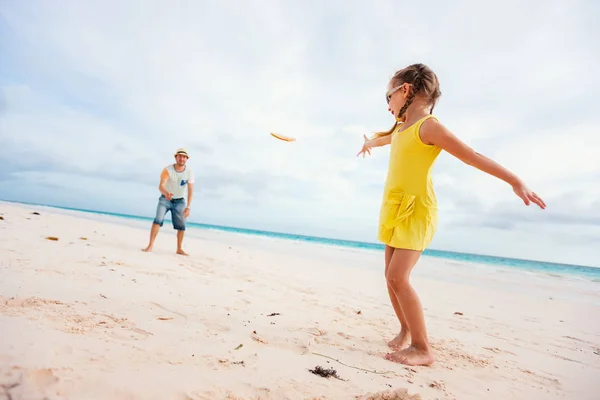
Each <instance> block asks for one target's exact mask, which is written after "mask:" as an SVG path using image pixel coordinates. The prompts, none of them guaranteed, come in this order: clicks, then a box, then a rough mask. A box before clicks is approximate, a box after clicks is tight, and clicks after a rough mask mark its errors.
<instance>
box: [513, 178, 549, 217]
mask: <svg viewBox="0 0 600 400" xmlns="http://www.w3.org/2000/svg"><path fill="white" fill-rule="evenodd" d="M513 191H514V192H515V194H516V195H517V196H519V197H520V198H521V199H522V200H523V203H525V205H526V206H528V205H530V204H531V203H534V204H537V205H538V206H539V207H540V208H541V209H542V210H543V209H545V208H546V203H544V200H542V198H541V197H540V196H538V195H537V194H535V193H534V192H533V191H531V190H530V189H529V188H528V187H527V186H525V184H524V183H523V182H518V183H516V184H515V185H514V186H513Z"/></svg>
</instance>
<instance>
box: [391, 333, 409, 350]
mask: <svg viewBox="0 0 600 400" xmlns="http://www.w3.org/2000/svg"><path fill="white" fill-rule="evenodd" d="M409 345H410V333H409V332H408V331H405V330H404V329H402V330H401V331H400V333H399V334H398V335H397V336H396V337H395V338H393V339H392V340H390V341H389V342H388V347H389V348H390V349H392V350H402V349H405V348H407V347H408V346H409Z"/></svg>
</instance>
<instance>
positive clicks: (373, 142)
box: [356, 135, 392, 158]
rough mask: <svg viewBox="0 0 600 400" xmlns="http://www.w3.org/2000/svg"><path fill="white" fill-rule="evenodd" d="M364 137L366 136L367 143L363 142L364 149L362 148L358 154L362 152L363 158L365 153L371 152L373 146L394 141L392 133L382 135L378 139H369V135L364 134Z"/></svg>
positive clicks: (384, 144)
mask: <svg viewBox="0 0 600 400" xmlns="http://www.w3.org/2000/svg"><path fill="white" fill-rule="evenodd" d="M363 137H364V138H365V143H364V144H363V147H362V149H360V151H359V152H358V154H357V155H356V156H357V157H358V156H360V155H361V154H362V155H363V158H364V156H365V154H367V153H369V155H370V154H371V149H372V148H373V147H380V146H386V145H388V144H390V143H392V135H386V136H382V137H380V138H377V139H369V138H368V137H367V135H363Z"/></svg>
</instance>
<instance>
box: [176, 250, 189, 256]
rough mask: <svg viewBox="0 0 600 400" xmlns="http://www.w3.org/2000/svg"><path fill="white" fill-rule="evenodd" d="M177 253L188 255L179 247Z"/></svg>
mask: <svg viewBox="0 0 600 400" xmlns="http://www.w3.org/2000/svg"><path fill="white" fill-rule="evenodd" d="M177 254H180V255H182V256H189V254H188V253H186V252H185V251H183V250H181V249H179V250H177Z"/></svg>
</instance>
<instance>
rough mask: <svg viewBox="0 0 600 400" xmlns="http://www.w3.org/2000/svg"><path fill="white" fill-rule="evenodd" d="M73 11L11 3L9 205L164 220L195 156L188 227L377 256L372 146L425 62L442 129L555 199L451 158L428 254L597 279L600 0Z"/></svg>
mask: <svg viewBox="0 0 600 400" xmlns="http://www.w3.org/2000/svg"><path fill="white" fill-rule="evenodd" d="M56 4H57V3H56V2H52V1H49V0H46V1H39V0H28V1H18V2H16V1H9V0H0V148H1V149H2V152H1V154H0V166H1V168H0V198H2V199H6V200H14V201H25V202H34V203H43V204H54V205H61V206H69V207H78V208H88V209H95V210H103V211H109V212H119V213H127V214H135V215H143V216H148V217H151V216H153V215H154V212H155V209H156V204H157V199H158V196H159V192H158V181H159V175H160V171H161V170H162V168H163V167H165V166H166V165H168V164H169V163H172V162H173V153H174V151H175V150H176V149H177V148H178V147H187V148H188V150H189V152H190V156H191V157H190V160H189V162H188V165H189V166H190V167H191V168H192V169H193V171H194V173H195V175H196V190H195V195H194V200H193V209H192V214H191V216H190V221H192V222H203V223H210V224H219V225H228V226H235V227H246V228H258V229H267V230H275V231H282V232H291V233H300V234H309V235H317V236H325V237H335V238H343V239H351V240H362V241H370V242H375V241H376V240H377V222H378V221H377V220H378V215H379V207H380V203H381V194H382V189H383V184H384V180H385V176H386V172H387V170H386V169H387V163H388V155H389V148H378V149H375V150H374V151H373V152H372V155H371V156H370V157H367V158H364V159H363V158H357V157H356V154H357V152H358V151H359V150H360V148H361V146H362V142H363V134H366V135H371V134H372V133H373V132H375V131H380V130H386V129H388V128H389V127H390V126H391V125H392V124H393V117H392V116H391V114H390V113H389V112H388V110H387V104H386V103H385V99H384V96H385V90H386V86H387V84H388V82H389V79H390V78H391V76H392V75H393V74H394V72H395V71H396V70H398V69H400V68H402V67H404V66H406V65H409V64H412V63H415V62H422V63H425V64H427V65H428V66H429V67H431V68H432V69H433V70H434V71H435V73H436V74H437V76H438V78H439V80H440V88H441V92H442V96H441V98H440V101H439V103H438V105H437V106H436V110H435V114H436V116H437V117H438V118H439V120H440V122H441V123H443V124H444V125H445V126H446V127H447V128H449V129H450V130H451V131H452V132H453V133H454V134H456V135H457V136H458V137H459V138H460V139H461V140H463V141H464V142H465V143H467V144H468V145H470V146H471V147H473V148H474V149H475V150H476V151H478V152H480V153H482V154H484V155H486V156H488V157H490V158H492V159H494V160H496V161H497V162H499V163H501V164H502V165H503V166H505V167H507V168H509V169H510V170H511V171H513V172H515V173H516V174H517V175H518V176H519V177H521V178H522V179H523V180H524V181H525V182H526V183H527V184H528V185H529V186H530V187H531V188H532V189H533V190H534V191H536V192H537V193H538V194H539V195H540V196H542V198H543V199H544V200H545V202H546V204H547V206H548V207H547V209H546V210H543V211H542V210H540V209H538V208H535V207H533V206H531V207H526V206H525V205H523V203H522V202H521V200H520V199H519V198H518V197H517V196H516V195H515V194H514V193H513V192H512V188H511V187H510V186H509V185H507V184H506V183H504V182H502V181H499V180H498V179H496V178H494V177H491V176H489V175H486V174H485V173H483V172H481V171H478V170H476V169H474V168H472V167H470V166H467V165H465V164H463V163H462V162H461V161H459V160H457V159H455V158H453V157H452V156H451V155H449V154H448V153H444V152H442V154H441V155H440V157H439V159H438V161H437V163H436V165H435V167H434V174H433V179H434V185H435V190H436V195H437V198H438V203H439V213H440V216H439V219H440V222H439V226H438V230H437V233H436V236H435V238H434V240H433V242H432V244H431V248H434V249H441V250H453V251H462V252H470V253H478V254H491V255H499V256H505V257H517V258H528V259H537V260H544V261H554V262H563V263H572V264H582V265H593V266H600V245H599V243H600V184H599V183H600V158H599V157H598V153H599V150H600V121H599V120H598V116H599V115H600V113H599V112H598V111H599V110H600V101H599V100H598V93H599V92H600V77H599V75H598V72H597V71H599V70H600V41H598V40H597V38H598V37H600V28H598V25H597V23H596V22H597V21H598V20H599V19H600V5H599V4H598V2H595V1H593V0H589V1H577V0H565V1H553V0H552V1H541V0H530V1H515V0H507V1H502V2H481V1H476V0H459V1H455V2H447V1H438V0H435V1H429V2H425V3H423V2H416V1H415V2H401V1H388V0H374V1H373V2H371V3H369V2H364V1H354V0H351V1H348V0H345V1H344V0H332V1H327V2H321V1H312V0H308V1H303V2H295V1H285V2H284V1H276V0H273V1H266V0H264V1H258V0H248V1H243V2H242V1H227V0H223V1H216V0H215V1H203V0H202V1H201V0H198V1H192V0H189V1H185V0H182V1H167V0H163V1H159V0H144V1H141V0H138V1H135V0H129V1H115V0H108V1H102V2H99V1H91V0H76V1H75V0H73V1H70V0H64V1H61V2H60V6H57V5H56ZM594 38H596V39H594ZM594 71H596V72H594ZM270 132H278V133H280V134H283V135H289V136H294V137H296V138H297V141H296V142H294V143H287V142H282V141H278V140H276V139H274V138H272V137H271V136H270V135H269V133H270Z"/></svg>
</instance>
